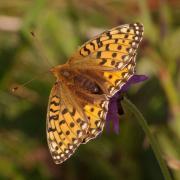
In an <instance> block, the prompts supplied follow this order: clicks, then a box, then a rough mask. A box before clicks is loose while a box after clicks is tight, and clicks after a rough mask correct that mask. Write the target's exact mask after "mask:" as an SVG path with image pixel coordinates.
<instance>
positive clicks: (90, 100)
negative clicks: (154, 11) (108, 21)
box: [46, 23, 144, 164]
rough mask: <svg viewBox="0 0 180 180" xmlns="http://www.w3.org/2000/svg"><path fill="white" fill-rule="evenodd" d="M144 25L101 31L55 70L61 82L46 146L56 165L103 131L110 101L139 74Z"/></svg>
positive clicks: (54, 91)
mask: <svg viewBox="0 0 180 180" xmlns="http://www.w3.org/2000/svg"><path fill="white" fill-rule="evenodd" d="M143 31H144V28H143V25H142V24H140V23H133V24H125V25H120V26H117V27H115V28H112V29H110V30H106V31H104V32H102V33H101V34H100V35H97V36H95V37H94V38H92V39H91V40H89V41H88V42H86V43H85V44H83V45H82V46H81V47H80V48H79V49H78V51H77V52H75V53H74V54H73V56H72V57H70V58H69V59H68V61H67V62H66V63H65V64H63V65H58V66H55V67H53V68H51V69H50V71H51V72H52V73H53V75H54V76H55V77H56V82H55V84H54V85H53V87H52V90H51V93H50V97H49V103H48V109H47V122H46V127H47V142H48V146H49V150H50V153H51V155H52V158H53V160H54V162H55V163H56V164H60V163H62V162H64V161H65V160H67V159H68V158H69V157H70V156H71V155H72V154H73V153H74V152H75V151H76V149H77V148H78V147H79V146H80V144H85V143H87V142H88V141H89V140H91V139H94V138H95V137H97V136H98V135H99V134H100V133H101V132H102V130H103V127H104V125H105V121H106V115H107V112H108V104H109V100H110V98H111V97H112V96H113V95H114V94H115V93H116V92H117V91H119V90H120V89H121V88H122V86H123V85H124V84H126V82H127V81H128V80H129V79H130V78H131V77H132V76H133V74H134V73H135V65H136V62H135V61H136V51H137V48H138V46H139V43H140V41H141V40H142V36H143Z"/></svg>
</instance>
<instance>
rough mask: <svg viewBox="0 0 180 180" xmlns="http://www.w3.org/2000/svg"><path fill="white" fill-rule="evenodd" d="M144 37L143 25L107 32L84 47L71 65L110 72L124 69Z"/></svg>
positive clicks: (138, 24)
mask: <svg viewBox="0 0 180 180" xmlns="http://www.w3.org/2000/svg"><path fill="white" fill-rule="evenodd" d="M142 36H143V25H142V24H140V23H134V24H126V25H122V26H118V27H116V28H113V29H111V30H107V31H105V32H103V33H101V34H100V35H98V36H96V37H95V38H93V39H91V40H90V41H88V42H87V43H85V44H84V45H82V46H81V47H80V49H79V51H78V52H77V53H75V54H74V56H73V57H71V58H70V59H69V63H70V64H76V65H74V66H75V67H76V66H78V65H79V66H81V67H83V68H91V69H93V67H94V68H97V66H98V67H99V69H103V68H104V67H107V68H109V70H116V69H122V68H123V67H124V66H125V65H127V64H128V63H129V62H130V60H131V59H132V57H133V56H134V54H135V53H136V50H137V48H138V45H139V43H140V41H141V39H142Z"/></svg>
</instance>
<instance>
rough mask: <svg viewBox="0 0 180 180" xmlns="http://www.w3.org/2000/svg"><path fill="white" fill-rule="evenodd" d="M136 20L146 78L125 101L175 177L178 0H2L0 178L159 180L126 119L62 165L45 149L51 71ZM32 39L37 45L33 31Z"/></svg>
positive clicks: (179, 103) (178, 170) (140, 68)
mask: <svg viewBox="0 0 180 180" xmlns="http://www.w3.org/2000/svg"><path fill="white" fill-rule="evenodd" d="M136 21H138V22H141V23H143V24H144V26H145V35H144V40H143V42H142V44H141V46H140V48H139V50H138V57H137V73H138V74H145V75H147V76H149V80H147V81H146V82H144V83H141V84H140V85H135V86H133V87H131V89H130V90H129V91H128V94H127V96H128V97H129V98H130V99H131V101H132V102H133V103H135V104H136V106H137V107H138V108H139V110H140V111H141V112H142V113H143V114H144V116H145V118H146V119H147V121H148V123H149V128H150V129H151V130H152V133H153V134H154V136H155V137H156V139H157V140H158V142H159V144H160V147H161V151H162V156H163V158H164V159H165V161H166V163H167V165H168V167H169V170H170V171H171V174H172V176H173V179H175V180H179V179H180V93H179V92H180V2H179V0H157V1H156V0H147V1H145V0H124V1H121V0H99V1H97V0H52V1H50V0H34V1H33V0H32V1H27V0H13V1H12V0H1V1H0V179H2V180H3V179H17V180H19V179H20V180H21V179H22V180H23V179H63V180H76V179H77V180H81V179H87V180H96V179H104V180H120V179H126V180H141V179H145V180H162V179H164V178H163V176H162V174H161V171H160V168H159V166H158V163H157V160H156V159H155V157H154V154H153V152H152V149H151V147H150V145H149V143H148V140H147V137H146V135H145V134H144V132H143V130H142V129H141V127H140V126H139V125H138V123H137V120H136V119H135V118H134V117H133V116H132V115H131V114H129V113H126V115H124V116H122V117H120V133H119V135H116V134H115V133H114V132H111V133H109V134H108V133H107V132H106V131H104V133H103V134H102V136H101V137H98V138H97V139H96V140H94V141H91V142H89V143H88V144H86V145H81V146H80V148H79V149H78V151H77V152H76V153H75V154H74V155H73V156H72V157H71V158H70V159H69V160H68V161H66V162H65V163H63V164H62V165H55V164H54V163H53V161H52V158H51V156H50V153H49V151H48V146H47V143H46V108H47V102H48V96H49V92H50V89H51V87H52V85H53V83H54V82H55V79H54V77H52V75H50V74H49V73H45V74H43V75H40V77H39V78H38V79H36V80H34V81H33V82H32V83H30V84H28V86H26V87H22V88H20V89H19V90H18V91H16V93H15V94H13V93H12V92H11V91H10V88H11V87H13V86H15V85H18V84H21V83H24V82H26V81H28V80H30V79H32V78H33V77H34V76H37V75H39V74H42V73H43V72H44V71H47V70H48V69H49V64H48V63H47V61H46V57H48V59H49V62H50V64H51V65H53V66H54V65H58V64H62V63H64V62H66V60H67V59H68V57H70V56H71V55H72V53H73V52H74V51H76V49H77V48H78V46H80V45H81V44H82V43H84V42H85V41H86V40H88V39H90V38H91V37H93V36H94V35H95V34H98V33H100V32H101V31H103V30H105V29H109V28H112V27H114V26H117V25H120V24H125V23H132V22H136ZM31 31H33V32H35V34H36V38H37V39H38V41H37V40H36V39H34V38H33V37H32V36H31V35H30V32H31Z"/></svg>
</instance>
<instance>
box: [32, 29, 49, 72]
mask: <svg viewBox="0 0 180 180" xmlns="http://www.w3.org/2000/svg"><path fill="white" fill-rule="evenodd" d="M30 33H31V36H32V37H33V39H34V40H35V41H36V43H37V44H38V46H37V48H38V49H39V52H40V53H41V52H44V51H43V50H42V45H41V43H40V41H39V40H38V38H37V36H36V34H35V33H34V32H33V31H31V32H30ZM41 55H42V57H43V60H44V61H45V62H46V64H48V66H49V67H50V68H51V67H53V66H52V64H51V63H50V61H49V59H48V58H47V56H46V55H45V54H44V53H41Z"/></svg>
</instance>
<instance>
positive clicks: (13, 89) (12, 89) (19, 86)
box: [11, 70, 50, 92]
mask: <svg viewBox="0 0 180 180" xmlns="http://www.w3.org/2000/svg"><path fill="white" fill-rule="evenodd" d="M48 72H50V71H49V70H48V71H45V72H43V73H41V74H39V75H37V76H35V77H33V78H32V79H30V80H29V81H26V82H25V83H23V84H21V85H18V86H15V87H13V88H11V91H12V92H15V91H17V90H18V89H19V88H23V87H26V86H27V84H29V83H31V82H32V81H34V80H36V79H38V78H39V77H40V76H42V75H44V74H47V73H48Z"/></svg>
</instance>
